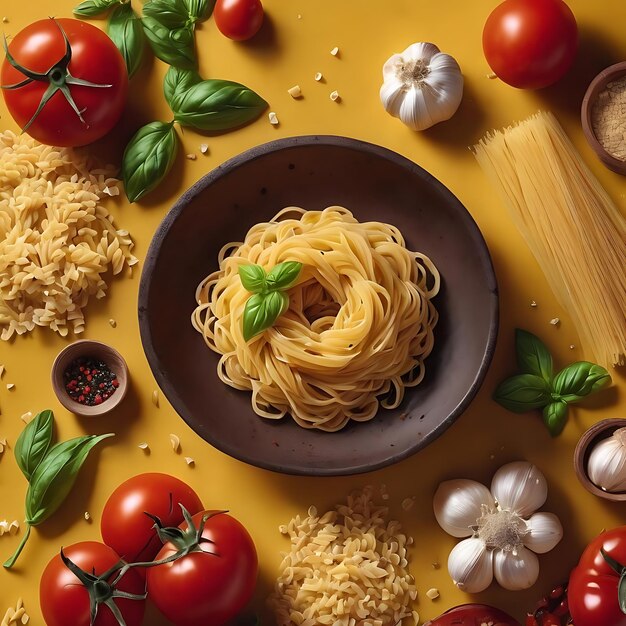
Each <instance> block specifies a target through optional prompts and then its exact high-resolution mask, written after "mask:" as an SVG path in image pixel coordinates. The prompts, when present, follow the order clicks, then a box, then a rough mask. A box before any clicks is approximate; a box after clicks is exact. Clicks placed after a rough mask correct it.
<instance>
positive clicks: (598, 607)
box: [568, 526, 626, 626]
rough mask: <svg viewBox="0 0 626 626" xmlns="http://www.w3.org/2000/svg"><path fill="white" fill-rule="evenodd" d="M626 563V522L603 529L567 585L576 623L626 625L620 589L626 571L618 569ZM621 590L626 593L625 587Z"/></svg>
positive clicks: (573, 571) (572, 614)
mask: <svg viewBox="0 0 626 626" xmlns="http://www.w3.org/2000/svg"><path fill="white" fill-rule="evenodd" d="M602 551H604V552H605V554H606V555H607V556H608V560H607V559H606V558H605V557H604V556H603V555H602ZM611 560H612V561H613V566H612V565H611V563H610V562H609V561H611ZM623 566H626V526H620V527H619V528H614V529H612V530H608V531H606V532H604V533H602V534H601V535H599V536H598V537H596V538H595V539H594V540H593V541H592V542H591V543H590V544H589V545H588V546H587V547H586V548H585V551H584V552H583V553H582V556H581V557H580V561H579V563H578V565H577V566H576V567H575V568H574V569H573V570H572V573H571V575H570V579H569V586H568V600H569V610H570V613H571V616H572V620H573V621H574V623H575V624H576V626H600V625H601V626H626V614H624V613H623V612H622V611H621V609H620V601H619V593H618V590H619V587H620V579H621V577H623V575H624V574H623V572H622V573H618V571H616V569H619V568H620V567H623ZM622 592H623V594H624V595H625V596H626V588H625V589H623V590H622ZM625 599H626V598H625Z"/></svg>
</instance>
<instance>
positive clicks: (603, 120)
mask: <svg viewBox="0 0 626 626" xmlns="http://www.w3.org/2000/svg"><path fill="white" fill-rule="evenodd" d="M591 126H592V128H593V132H594V134H595V136H596V138H597V140H598V141H599V142H600V144H601V145H602V147H603V148H604V149H605V150H606V151H607V152H608V153H609V154H611V155H613V156H614V157H615V158H616V159H620V161H626V76H622V77H621V78H619V79H617V80H614V81H613V82H610V83H608V84H607V86H606V87H605V88H604V89H603V90H602V91H601V92H600V94H599V95H598V99H597V100H596V101H595V103H594V105H593V106H592V107H591Z"/></svg>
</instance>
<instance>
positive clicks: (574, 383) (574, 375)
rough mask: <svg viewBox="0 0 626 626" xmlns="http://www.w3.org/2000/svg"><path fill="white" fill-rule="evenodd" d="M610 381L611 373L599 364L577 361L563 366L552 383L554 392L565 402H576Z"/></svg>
mask: <svg viewBox="0 0 626 626" xmlns="http://www.w3.org/2000/svg"><path fill="white" fill-rule="evenodd" d="M610 382H611V375H610V374H609V373H608V372H607V371H606V370H605V369H604V368H603V367H601V366H600V365H596V364H595V363H589V362H588V361H577V362H576V363H572V364H571V365H568V366H567V367H565V368H563V369H562V370H561V371H560V372H559V373H558V374H557V375H556V376H555V377H554V381H553V383H552V387H553V390H554V393H556V394H558V395H559V396H560V397H561V399H562V400H564V401H565V402H576V401H577V400H580V399H581V398H584V397H585V396H588V395H589V394H590V393H595V392H596V391H599V390H600V389H602V387H605V386H606V385H608V384H609V383H610Z"/></svg>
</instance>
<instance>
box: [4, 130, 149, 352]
mask: <svg viewBox="0 0 626 626" xmlns="http://www.w3.org/2000/svg"><path fill="white" fill-rule="evenodd" d="M113 174H114V169H113V168H112V167H108V168H104V169H93V166H92V163H91V161H90V160H89V159H88V157H87V156H86V155H85V154H83V153H81V152H79V151H73V150H70V149H68V148H54V147H52V146H44V145H42V144H40V143H38V142H36V141H35V140H34V139H32V138H31V137H29V136H28V135H27V134H25V133H24V134H21V135H15V134H14V133H12V132H10V131H6V132H4V133H0V258H1V259H2V265H1V266H0V331H1V332H0V339H2V340H5V341H6V340H9V339H11V338H12V337H13V336H14V335H22V334H24V333H27V332H29V331H31V330H33V328H35V326H45V327H47V328H50V329H52V330H53V331H55V332H57V333H59V334H60V335H61V336H66V335H67V334H68V333H69V332H70V331H73V332H74V333H81V332H83V330H84V327H85V318H84V308H85V307H86V306H87V304H88V302H89V300H90V299H91V298H96V299H98V298H103V297H104V296H105V295H106V290H107V282H106V280H105V278H106V277H107V276H109V275H117V274H120V273H121V272H122V270H123V269H124V268H125V267H130V266H132V265H134V264H135V263H137V262H138V261H137V259H136V258H135V257H134V256H133V254H132V252H131V250H132V248H133V242H132V239H131V238H130V236H125V237H122V236H119V235H118V234H117V232H116V229H115V226H114V224H113V220H112V218H111V216H110V214H109V212H108V210H107V209H106V208H105V207H104V205H103V204H102V199H103V198H105V197H106V196H108V195H110V194H107V193H106V192H105V191H104V189H105V188H106V187H108V188H109V191H110V192H112V190H113V189H114V188H117V187H119V185H120V181H119V180H117V179H116V178H113ZM118 191H119V189H118Z"/></svg>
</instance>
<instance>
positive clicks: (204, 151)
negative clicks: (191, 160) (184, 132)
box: [200, 143, 209, 154]
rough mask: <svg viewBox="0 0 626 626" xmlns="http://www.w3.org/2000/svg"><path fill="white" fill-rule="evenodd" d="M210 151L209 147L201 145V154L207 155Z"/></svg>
mask: <svg viewBox="0 0 626 626" xmlns="http://www.w3.org/2000/svg"><path fill="white" fill-rule="evenodd" d="M208 151H209V146H208V145H207V144H206V143H201V144H200V152H201V153H202V154H206V153H207V152H208Z"/></svg>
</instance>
